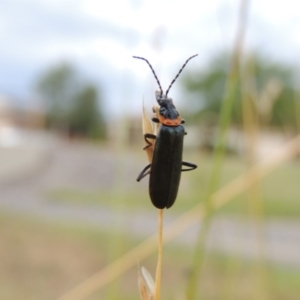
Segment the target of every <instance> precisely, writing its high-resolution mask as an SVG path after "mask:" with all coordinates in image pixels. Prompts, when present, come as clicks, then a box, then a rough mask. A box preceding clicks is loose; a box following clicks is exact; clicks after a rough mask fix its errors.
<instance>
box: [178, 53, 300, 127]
mask: <svg viewBox="0 0 300 300" xmlns="http://www.w3.org/2000/svg"><path fill="white" fill-rule="evenodd" d="M229 64H230V57H229V55H226V54H219V55H217V56H216V57H215V58H213V59H212V60H211V61H210V62H209V63H208V64H207V66H206V68H205V69H203V70H200V71H199V72H197V73H190V74H188V75H186V76H185V80H184V87H185V89H186V90H187V92H190V93H191V94H190V96H189V97H190V99H189V101H186V102H188V103H189V107H192V108H193V113H192V115H191V116H190V118H191V119H192V120H191V121H192V122H197V121H198V122H200V123H204V124H206V125H210V126H212V125H214V126H217V125H218V121H217V120H218V116H219V114H220V111H221V105H222V102H223V95H224V93H225V86H226V80H227V74H228V70H229ZM241 67H242V68H251V72H252V74H253V76H254V79H253V82H251V83H249V84H251V85H252V87H251V88H252V89H253V91H252V92H254V93H256V95H255V97H257V98H256V99H254V107H255V110H256V111H257V113H258V114H259V116H260V121H261V122H262V125H264V126H275V127H277V128H279V129H283V130H286V129H287V128H289V130H291V129H292V130H293V131H298V125H297V122H298V120H297V118H298V117H297V114H295V105H296V104H295V100H296V98H297V89H296V87H295V85H294V82H295V79H296V78H297V77H296V76H297V73H298V72H297V70H296V69H294V67H293V66H287V65H285V64H280V63H279V62H273V61H270V60H269V59H268V58H267V57H265V56H262V55H252V56H248V57H246V58H244V65H243V66H241ZM242 76H244V75H243V73H242V72H240V73H239V75H238V89H237V91H236V92H235V99H234V107H233V114H232V119H231V120H232V123H234V124H237V125H241V124H242V123H243V119H242V111H241V106H242V95H241V81H242Z"/></svg>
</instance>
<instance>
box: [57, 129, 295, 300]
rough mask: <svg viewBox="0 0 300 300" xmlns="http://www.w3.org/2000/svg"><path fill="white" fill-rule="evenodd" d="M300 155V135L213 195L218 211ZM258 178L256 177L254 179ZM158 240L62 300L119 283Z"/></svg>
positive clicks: (182, 224)
mask: <svg viewBox="0 0 300 300" xmlns="http://www.w3.org/2000/svg"><path fill="white" fill-rule="evenodd" d="M298 153H300V135H298V136H297V137H296V138H294V139H292V140H291V141H290V142H288V143H286V144H285V145H284V146H283V147H281V148H280V149H278V150H277V151H275V152H274V153H273V154H270V155H269V156H268V157H267V158H266V159H265V160H264V161H262V162H259V163H257V164H256V165H254V166H253V167H252V168H251V169H249V170H248V171H246V172H245V173H243V174H242V175H240V176H238V177H237V178H235V179H234V180H232V181H231V182H230V183H229V184H227V185H225V186H224V187H222V188H220V189H219V190H218V191H217V192H215V193H214V194H213V195H212V199H211V201H212V202H211V203H212V206H213V208H214V209H218V208H220V207H222V206H224V205H225V204H227V203H228V202H230V200H232V199H234V198H235V197H237V196H238V195H240V194H241V193H243V192H244V191H246V190H247V189H249V188H250V187H252V186H253V184H255V183H256V182H258V181H260V180H262V179H263V178H264V177H266V176H267V175H268V174H270V173H271V172H272V171H273V170H274V169H276V168H277V167H279V166H280V165H282V164H283V163H285V162H287V161H289V160H291V159H292V158H294V157H295V156H296V155H297V154H298ZM254 175H255V176H254ZM206 215H207V212H206V211H205V209H204V207H203V205H202V203H200V204H198V205H196V206H195V207H193V208H192V209H191V210H189V211H188V212H186V213H185V214H183V215H181V216H180V217H178V218H177V219H176V220H175V221H174V222H173V223H171V224H170V225H169V226H168V227H167V228H166V229H165V230H164V243H167V242H170V241H171V240H173V239H174V238H175V237H177V236H179V235H180V234H182V233H183V232H185V231H186V230H187V229H188V228H189V227H191V226H193V225H195V224H197V223H199V222H200V221H201V220H202V219H203V218H204V217H205V216H206ZM156 245H157V236H156V235H153V236H151V237H149V238H148V239H146V240H145V241H144V242H142V243H141V244H139V245H137V246H136V247H134V248H133V249H131V250H130V251H129V252H127V253H125V254H124V255H123V256H122V257H120V258H118V259H117V260H115V261H114V262H113V263H111V264H110V265H108V266H106V267H104V268H103V269H102V270H100V271H99V272H98V273H96V274H94V275H93V276H91V277H90V278H88V279H86V280H85V281H84V282H82V283H81V284H80V285H78V286H77V287H75V288H74V289H73V290H71V291H69V292H67V293H66V294H65V295H63V296H61V297H60V298H59V300H82V299H85V298H87V297H88V296H89V295H91V294H92V293H94V292H95V291H97V290H99V289H101V288H102V287H103V286H105V285H106V284H108V283H109V282H111V281H112V280H114V279H116V278H117V277H118V276H120V275H121V274H123V273H125V272H126V271H127V270H129V269H130V268H132V267H133V266H134V265H135V264H136V258H137V257H139V259H145V258H146V257H148V256H149V255H150V254H152V253H153V252H154V251H155V250H156Z"/></svg>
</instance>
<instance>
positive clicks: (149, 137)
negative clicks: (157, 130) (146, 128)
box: [143, 133, 156, 150]
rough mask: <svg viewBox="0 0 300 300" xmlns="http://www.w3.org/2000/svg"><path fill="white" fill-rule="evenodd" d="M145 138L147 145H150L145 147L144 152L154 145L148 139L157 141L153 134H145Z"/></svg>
mask: <svg viewBox="0 0 300 300" xmlns="http://www.w3.org/2000/svg"><path fill="white" fill-rule="evenodd" d="M144 138H145V141H146V143H147V144H148V145H147V146H145V147H144V148H143V150H145V149H147V148H149V147H151V146H152V145H153V144H152V143H151V142H150V141H148V139H152V140H155V139H156V135H154V134H152V133H145V134H144Z"/></svg>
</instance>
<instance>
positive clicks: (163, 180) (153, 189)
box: [133, 54, 198, 209]
mask: <svg viewBox="0 0 300 300" xmlns="http://www.w3.org/2000/svg"><path fill="white" fill-rule="evenodd" d="M197 55H198V54H196V55H193V56H191V57H190V58H188V59H187V60H186V62H185V63H184V64H183V66H182V67H181V69H180V70H179V72H178V74H177V75H176V76H175V78H174V79H173V81H172V82H171V84H170V86H169V88H168V89H167V91H166V93H165V94H164V93H163V90H162V88H161V85H160V82H159V80H158V78H157V76H156V74H155V71H154V69H153V67H152V66H151V64H150V63H149V61H148V60H147V59H145V58H143V57H139V56H133V58H137V59H141V60H144V61H145V62H146V63H147V64H148V65H149V67H150V69H151V71H152V73H153V75H154V77H155V79H156V82H157V84H158V86H159V89H160V90H159V91H156V92H155V97H156V101H157V103H158V104H159V111H158V117H154V118H152V121H153V122H155V123H160V127H159V129H158V132H157V135H154V134H152V133H145V134H144V139H145V142H146V146H145V147H144V150H145V149H147V148H149V147H151V146H153V140H155V145H154V150H153V157H152V162H151V164H149V165H147V166H146V167H145V168H144V169H143V170H142V171H141V173H140V174H139V175H138V177H137V181H140V180H141V179H143V178H144V177H145V176H146V175H148V174H150V178H149V194H150V199H151V201H152V204H153V205H154V206H155V207H156V208H159V209H163V208H170V207H171V206H172V205H173V204H174V202H175V200H176V197H177V193H178V188H179V183H180V178H181V172H182V171H191V170H194V169H196V168H197V166H196V165H195V164H192V163H189V162H185V161H182V152H183V138H184V135H185V134H186V132H185V129H184V127H183V126H182V124H183V123H184V120H183V119H181V117H180V116H179V113H178V112H177V110H176V107H175V106H174V104H173V100H172V99H171V98H169V97H168V93H169V91H170V88H171V87H172V85H173V83H174V82H175V81H176V79H177V78H178V76H179V75H180V73H181V72H182V70H183V69H184V67H185V66H186V64H187V63H188V62H189V61H190V60H191V59H192V58H194V57H195V56H197ZM151 140H152V142H151ZM183 166H184V167H186V168H183Z"/></svg>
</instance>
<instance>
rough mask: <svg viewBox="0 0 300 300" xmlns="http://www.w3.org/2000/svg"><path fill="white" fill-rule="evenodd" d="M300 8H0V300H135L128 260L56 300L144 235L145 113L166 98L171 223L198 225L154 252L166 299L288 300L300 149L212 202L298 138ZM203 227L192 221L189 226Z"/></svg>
mask: <svg viewBox="0 0 300 300" xmlns="http://www.w3.org/2000/svg"><path fill="white" fill-rule="evenodd" d="M298 6H299V3H298V2H297V1H295V0H286V1H284V2H282V1H281V2H276V3H275V2H274V1H270V0H265V1H237V0H222V1H216V0H212V1H195V0H186V1H179V0H178V1H177V0H173V1H170V0H166V1H156V0H153V1H146V0H145V1H143V0H128V1H127V0H124V1H118V0H111V1H105V2H104V1H95V0H87V1H80V0H76V1H72V2H71V1H56V0H51V1H50V0H45V1H37V0H22V1H20V0H10V1H2V2H1V4H0V19H1V27H0V40H1V45H2V47H1V51H0V70H1V71H0V223H1V226H0V257H1V260H0V298H1V299H7V300H9V299H16V300H18V299H131V300H132V299H139V292H138V287H137V269H138V263H139V264H140V265H143V266H145V267H146V268H147V269H148V271H150V272H151V273H152V274H153V276H154V274H155V266H156V253H155V252H154V253H153V254H152V255H150V256H148V257H147V258H146V259H143V260H139V257H136V264H135V265H133V266H132V268H131V269H130V270H129V271H128V272H125V273H124V274H122V275H121V276H120V277H117V276H116V278H114V279H113V280H112V281H111V282H109V283H108V284H107V285H105V286H104V287H101V288H99V289H98V288H97V287H96V288H94V289H93V290H92V291H91V292H87V295H86V296H84V297H79V296H78V298H76V297H70V298H60V297H62V296H63V295H66V294H67V293H68V292H69V291H72V290H73V289H74V288H75V287H77V286H78V285H80V284H81V283H82V282H84V281H85V280H86V279H88V278H90V277H91V276H92V275H93V274H95V273H96V272H98V271H99V270H101V269H102V268H104V267H105V266H107V265H109V264H110V263H112V262H113V261H115V260H116V259H117V258H120V257H122V255H123V254H124V253H126V252H127V251H128V250H130V249H132V248H133V247H135V245H138V244H139V243H141V242H142V241H144V240H145V239H146V238H148V237H149V236H150V235H152V234H155V233H156V231H157V228H156V227H157V225H156V222H157V220H156V218H157V211H156V209H155V208H154V207H153V206H152V204H151V202H150V200H149V196H148V178H145V179H144V180H143V181H142V182H140V183H137V182H136V177H137V175H138V174H139V172H140V171H141V170H142V168H143V167H144V166H146V164H148V162H147V158H146V155H145V153H144V151H143V150H142V148H143V146H144V141H143V135H142V121H141V120H142V108H143V105H144V106H145V108H146V110H147V111H148V112H149V114H150V115H151V108H152V106H153V105H155V104H156V103H155V98H154V91H155V90H157V89H158V87H157V83H156V81H155V79H154V77H153V74H152V72H151V70H150V68H149V67H148V65H147V64H146V63H145V62H144V61H141V60H135V59H133V58H132V56H133V55H137V56H142V57H145V58H147V59H148V60H149V61H150V63H151V64H152V66H153V68H154V69H155V71H156V74H157V76H158V78H159V80H160V83H161V85H162V87H163V89H164V91H165V90H166V89H167V88H168V86H169V84H170V83H171V81H172V80H173V78H174V77H175V76H176V74H177V73H178V71H179V70H180V68H181V67H182V65H183V64H184V62H185V61H186V59H187V58H189V57H190V56H191V55H194V54H196V53H198V56H197V57H196V58H194V59H193V60H191V61H190V62H189V63H188V65H187V66H186V68H185V69H184V71H183V73H182V74H181V76H180V77H179V78H178V80H177V81H176V83H175V84H174V86H173V87H172V89H171V91H170V93H169V96H170V97H172V98H173V100H174V104H175V105H176V107H177V109H178V111H179V112H180V115H181V116H182V117H183V118H184V119H185V120H186V125H185V128H186V131H187V132H188V135H187V136H186V138H185V146H184V160H185V161H190V162H193V163H195V164H197V165H198V169H197V170H195V171H193V172H188V173H187V174H183V175H182V181H181V186H180V191H179V195H178V198H177V200H176V203H175V205H174V206H173V207H172V208H171V209H170V210H167V211H166V212H165V224H166V225H167V224H170V223H171V222H172V221H173V220H176V219H177V218H178V217H180V216H181V215H182V214H183V213H184V212H186V211H188V210H190V209H193V207H195V205H197V204H199V203H203V207H204V208H203V209H207V210H208V211H209V217H208V218H207V219H206V220H205V221H203V220H200V219H199V224H198V225H197V226H193V227H192V228H190V229H189V230H188V232H185V233H184V234H183V235H179V236H178V237H177V238H175V240H173V241H172V242H170V243H168V244H167V245H166V246H165V250H164V261H163V275H162V276H163V280H162V294H163V299H189V300H193V299H299V294H300V284H299V282H300V255H299V253H300V220H299V217H300V205H299V201H300V191H299V178H300V168H299V167H300V162H299V157H300V156H299V152H300V146H299V145H298V150H297V149H296V150H295V151H294V152H295V154H294V155H293V156H292V157H291V159H289V160H288V161H287V162H285V163H280V164H279V165H278V168H276V169H275V170H274V171H272V172H271V173H270V174H269V176H267V177H266V178H264V179H263V180H258V179H257V180H256V183H255V184H254V185H253V186H252V188H251V189H248V190H246V189H245V190H243V191H242V193H239V194H238V195H237V197H234V198H233V199H230V201H229V203H228V204H227V205H224V206H223V207H221V208H220V209H218V210H214V209H213V208H211V205H210V204H211V203H210V196H211V195H212V194H213V193H214V192H216V191H218V189H219V188H220V187H222V186H225V185H226V184H228V183H229V182H230V181H231V180H233V179H234V178H236V177H237V176H239V175H241V174H244V172H247V170H249V168H251V167H252V166H253V165H255V164H257V163H258V164H259V163H261V162H264V161H265V160H266V159H267V158H268V157H270V156H271V155H272V154H273V153H274V151H276V150H277V149H279V148H283V149H285V148H284V147H285V146H286V145H287V143H288V142H289V141H290V140H292V139H293V138H295V137H296V136H297V135H298V134H299V133H300V89H299V52H300V38H299V37H300V15H299V9H298ZM200 221H201V222H200Z"/></svg>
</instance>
